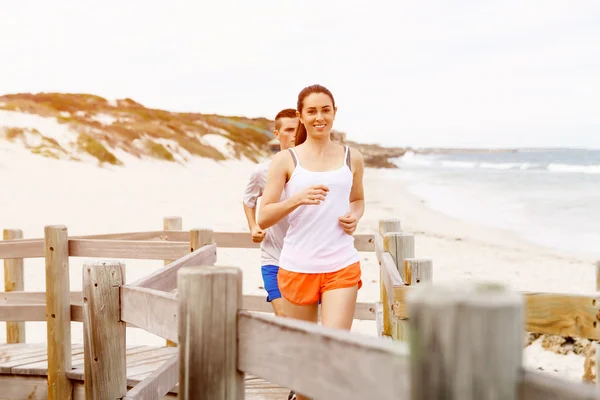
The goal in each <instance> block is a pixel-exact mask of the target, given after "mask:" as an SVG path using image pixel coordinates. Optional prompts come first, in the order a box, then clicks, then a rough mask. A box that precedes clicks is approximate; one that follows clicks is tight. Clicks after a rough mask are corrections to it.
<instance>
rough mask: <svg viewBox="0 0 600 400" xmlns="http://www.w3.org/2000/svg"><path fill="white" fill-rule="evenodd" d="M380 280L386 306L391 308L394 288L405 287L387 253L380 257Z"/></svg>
mask: <svg viewBox="0 0 600 400" xmlns="http://www.w3.org/2000/svg"><path fill="white" fill-rule="evenodd" d="M381 279H382V280H383V285H384V287H385V291H386V293H387V294H388V296H387V301H388V305H389V306H393V304H394V300H395V295H396V294H395V293H396V292H395V290H396V288H404V287H405V285H404V282H402V278H401V277H400V272H398V270H397V269H396V264H395V263H394V260H393V259H392V256H391V254H390V253H388V252H384V253H383V255H382V262H381ZM390 293H394V296H390Z"/></svg>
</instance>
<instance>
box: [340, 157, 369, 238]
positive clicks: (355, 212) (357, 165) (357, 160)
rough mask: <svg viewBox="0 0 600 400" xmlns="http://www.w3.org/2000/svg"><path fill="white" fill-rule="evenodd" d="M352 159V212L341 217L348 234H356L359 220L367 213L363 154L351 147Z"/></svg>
mask: <svg viewBox="0 0 600 400" xmlns="http://www.w3.org/2000/svg"><path fill="white" fill-rule="evenodd" d="M350 152H351V153H350V155H351V160H352V171H353V174H352V178H353V179H352V189H351V190H350V212H349V213H348V214H346V215H344V216H342V217H340V218H339V220H340V225H342V229H343V230H344V232H346V233H347V234H348V235H352V234H354V231H355V230H356V226H357V225H358V221H359V220H360V219H361V218H362V216H363V214H364V213H365V193H364V189H363V175H364V171H365V164H364V160H363V156H362V154H361V153H360V152H359V151H358V150H355V149H352V148H351V149H350Z"/></svg>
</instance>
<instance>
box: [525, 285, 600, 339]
mask: <svg viewBox="0 0 600 400" xmlns="http://www.w3.org/2000/svg"><path fill="white" fill-rule="evenodd" d="M525 296H526V297H525V299H526V304H525V310H526V313H525V318H526V321H527V323H526V329H527V331H529V332H537V333H546V334H551V335H560V336H572V337H580V338H586V339H595V340H600V294H596V295H589V296H585V295H571V294H555V293H532V292H526V293H525Z"/></svg>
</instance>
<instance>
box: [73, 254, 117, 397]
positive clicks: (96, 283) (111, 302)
mask: <svg viewBox="0 0 600 400" xmlns="http://www.w3.org/2000/svg"><path fill="white" fill-rule="evenodd" d="M124 283H125V265H124V264H122V263H120V262H118V261H111V262H106V263H100V262H97V263H93V264H84V266H83V346H84V350H85V359H84V375H85V382H84V384H85V395H86V398H88V399H90V400H102V399H120V398H122V397H123V396H125V394H126V393H127V374H126V367H125V349H126V345H125V324H124V323H123V322H122V321H120V318H119V317H120V293H119V288H120V287H121V286H122V285H123V284H124Z"/></svg>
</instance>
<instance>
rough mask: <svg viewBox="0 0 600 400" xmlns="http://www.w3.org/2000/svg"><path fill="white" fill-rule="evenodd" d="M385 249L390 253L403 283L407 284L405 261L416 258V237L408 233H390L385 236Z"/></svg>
mask: <svg viewBox="0 0 600 400" xmlns="http://www.w3.org/2000/svg"><path fill="white" fill-rule="evenodd" d="M383 249H384V250H385V251H387V252H389V253H390V255H391V256H392V258H393V259H394V262H395V263H396V268H398V272H399V273H400V277H401V278H402V281H403V282H406V276H404V260H405V259H407V258H413V257H414V256H415V236H414V235H413V234H412V233H406V232H388V233H386V234H385V235H383Z"/></svg>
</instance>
